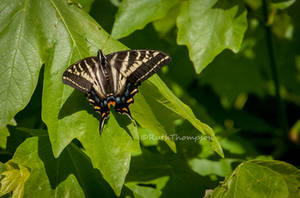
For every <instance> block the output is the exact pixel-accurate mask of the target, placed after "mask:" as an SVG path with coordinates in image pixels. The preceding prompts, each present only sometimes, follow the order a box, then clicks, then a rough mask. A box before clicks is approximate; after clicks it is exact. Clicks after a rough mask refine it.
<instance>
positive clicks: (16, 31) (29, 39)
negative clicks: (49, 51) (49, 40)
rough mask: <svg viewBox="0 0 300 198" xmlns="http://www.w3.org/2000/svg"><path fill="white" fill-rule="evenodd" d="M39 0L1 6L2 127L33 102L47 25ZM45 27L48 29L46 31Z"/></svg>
mask: <svg viewBox="0 0 300 198" xmlns="http://www.w3.org/2000/svg"><path fill="white" fill-rule="evenodd" d="M37 4H39V1H35V0H30V1H29V0H21V1H20V0H3V1H1V3H0V10H1V12H0V58H1V61H2V64H1V66H0V70H1V73H0V80H1V84H0V98H1V100H0V109H1V111H0V128H3V127H4V126H5V125H6V124H7V123H8V122H9V121H10V120H11V119H12V118H13V117H14V116H15V114H16V113H17V112H18V111H20V110H22V109H23V108H24V107H25V106H26V104H27V103H28V102H29V100H30V97H31V95H32V93H33V91H34V89H35V87H36V84H37V81H38V74H39V70H40V67H41V66H42V59H43V57H42V54H41V51H40V49H41V48H42V46H45V45H46V43H45V42H44V41H43V37H44V36H45V34H48V32H47V31H44V30H46V29H49V30H50V29H51V28H52V27H49V28H45V27H46V26H47V24H41V23H39V19H38V18H37V14H38V13H39V12H40V11H41V10H36V8H35V5H37ZM42 28H44V29H43V30H42Z"/></svg>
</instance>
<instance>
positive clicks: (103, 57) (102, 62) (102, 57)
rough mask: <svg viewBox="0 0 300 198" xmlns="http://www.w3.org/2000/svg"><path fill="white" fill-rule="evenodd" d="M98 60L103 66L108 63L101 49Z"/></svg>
mask: <svg viewBox="0 0 300 198" xmlns="http://www.w3.org/2000/svg"><path fill="white" fill-rule="evenodd" d="M98 60H99V62H100V63H101V65H105V63H106V58H105V56H104V55H103V53H102V51H101V49H99V51H98Z"/></svg>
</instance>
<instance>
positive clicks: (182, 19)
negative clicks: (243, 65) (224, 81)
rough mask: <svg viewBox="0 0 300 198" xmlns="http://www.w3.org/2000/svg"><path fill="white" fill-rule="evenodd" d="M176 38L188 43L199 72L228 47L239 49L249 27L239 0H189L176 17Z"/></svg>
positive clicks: (182, 42)
mask: <svg viewBox="0 0 300 198" xmlns="http://www.w3.org/2000/svg"><path fill="white" fill-rule="evenodd" d="M177 27H178V36H177V42H178V44H181V45H187V47H188V49H189V55H190V58H191V60H192V61H193V63H194V67H195V69H196V72H197V73H200V72H201V71H202V70H203V69H204V68H205V67H206V65H208V64H209V63H210V62H211V61H212V60H213V59H214V57H215V56H216V55H218V54H219V53H220V52H221V51H222V50H224V49H225V48H229V49H231V50H233V51H234V52H238V50H239V48H240V46H241V43H242V40H243V36H244V33H245V31H246V28H247V12H246V10H245V9H244V7H243V2H241V1H239V0H234V1H225V0H203V1H198V0H190V1H187V2H184V4H183V6H182V10H181V13H180V14H179V16H178V18H177Z"/></svg>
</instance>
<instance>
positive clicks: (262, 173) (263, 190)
mask: <svg viewBox="0 0 300 198" xmlns="http://www.w3.org/2000/svg"><path fill="white" fill-rule="evenodd" d="M299 186H300V171H299V170H298V169H297V168H295V167H293V166H292V165H290V164H287V163H285V162H281V161H274V160H270V161H262V160H253V161H248V162H244V163H242V164H240V165H239V166H238V167H237V168H236V169H235V170H234V172H233V173H232V175H231V176H230V177H228V178H227V179H226V180H225V182H224V183H223V184H222V185H221V186H219V187H217V188H216V189H215V190H214V192H213V194H212V196H211V197H212V198H214V197H222V198H226V197H245V195H247V197H253V198H255V197H291V198H292V197H297V196H298V195H299V194H297V193H299Z"/></svg>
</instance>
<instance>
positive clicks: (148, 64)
mask: <svg viewBox="0 0 300 198" xmlns="http://www.w3.org/2000/svg"><path fill="white" fill-rule="evenodd" d="M170 61H171V57H170V56H169V55H167V54H166V53H164V52H161V51H157V50H126V51H119V52H114V53H111V54H107V55H103V53H102V51H101V50H99V51H98V54H97V56H93V57H88V58H84V59H82V60H79V61H78V62H76V63H74V64H72V65H71V66H69V67H68V68H67V69H66V70H65V71H64V73H63V76H62V81H63V83H65V84H67V85H70V86H71V87H73V88H75V89H77V90H79V91H81V92H83V93H85V95H86V98H87V100H88V102H89V103H90V104H92V105H93V107H94V110H95V111H96V112H98V113H99V114H100V126H99V132H100V134H101V132H102V130H103V126H104V121H105V120H106V119H108V118H109V113H110V107H111V106H113V107H114V108H115V110H116V111H117V112H119V113H121V114H126V115H127V116H129V118H130V119H132V117H131V113H130V110H129V105H130V104H132V103H133V102H134V99H133V96H134V95H135V94H136V93H137V92H138V86H139V85H140V84H141V82H143V81H144V80H146V79H148V78H149V77H150V76H152V75H153V74H154V73H156V72H157V71H158V70H159V69H161V68H162V67H163V66H164V65H167V64H168V63H170Z"/></svg>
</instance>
